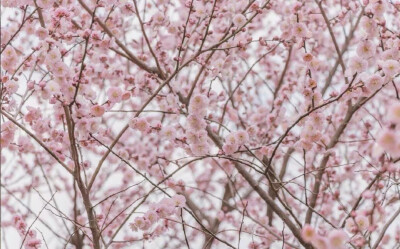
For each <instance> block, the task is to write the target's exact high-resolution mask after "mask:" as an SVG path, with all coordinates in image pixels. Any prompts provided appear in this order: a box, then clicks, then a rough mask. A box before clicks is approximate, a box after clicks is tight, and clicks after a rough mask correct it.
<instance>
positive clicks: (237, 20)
mask: <svg viewBox="0 0 400 249" xmlns="http://www.w3.org/2000/svg"><path fill="white" fill-rule="evenodd" d="M245 23H246V17H245V16H244V15H242V14H236V15H235V16H234V17H233V24H234V25H235V26H236V27H242V26H243V25H244V24H245Z"/></svg>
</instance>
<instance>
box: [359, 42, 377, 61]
mask: <svg viewBox="0 0 400 249" xmlns="http://www.w3.org/2000/svg"><path fill="white" fill-rule="evenodd" d="M375 50H376V47H375V46H374V44H373V43H372V42H371V41H369V40H366V41H363V42H361V43H360V44H359V45H358V46H357V54H358V56H360V57H361V58H364V59H368V58H371V57H372V56H374V55H375V52H376V51H375Z"/></svg>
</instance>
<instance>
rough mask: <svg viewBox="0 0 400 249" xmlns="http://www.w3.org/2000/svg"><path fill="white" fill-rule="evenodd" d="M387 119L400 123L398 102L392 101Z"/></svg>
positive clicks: (399, 105)
mask: <svg viewBox="0 0 400 249" xmlns="http://www.w3.org/2000/svg"><path fill="white" fill-rule="evenodd" d="M388 119H389V121H390V122H393V123H395V124H399V125H400V103H394V104H393V105H392V106H390V108H389V110H388Z"/></svg>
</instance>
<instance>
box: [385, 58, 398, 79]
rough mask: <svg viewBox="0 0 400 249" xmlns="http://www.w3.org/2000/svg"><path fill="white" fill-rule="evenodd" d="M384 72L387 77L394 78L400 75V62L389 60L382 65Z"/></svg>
mask: <svg viewBox="0 0 400 249" xmlns="http://www.w3.org/2000/svg"><path fill="white" fill-rule="evenodd" d="M382 70H383V72H384V73H385V75H386V76H387V77H394V76H395V75H397V74H400V62H398V61H395V60H387V61H385V62H383V63H382Z"/></svg>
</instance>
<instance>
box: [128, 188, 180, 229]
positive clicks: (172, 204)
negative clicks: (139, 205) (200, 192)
mask: <svg viewBox="0 0 400 249" xmlns="http://www.w3.org/2000/svg"><path fill="white" fill-rule="evenodd" d="M185 202H186V199H185V197H184V196H183V195H174V196H173V197H172V198H164V199H162V200H161V201H160V202H158V203H156V204H153V205H151V207H150V210H148V211H147V212H146V213H145V214H144V215H143V216H140V217H136V218H135V220H134V222H133V223H131V224H130V226H131V229H132V230H134V231H137V230H138V229H139V230H142V231H147V230H149V229H150V228H151V227H152V226H153V225H154V224H156V223H157V221H159V220H160V219H166V218H168V217H170V216H172V215H174V214H178V213H177V212H178V211H180V209H181V208H183V207H184V206H185Z"/></svg>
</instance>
